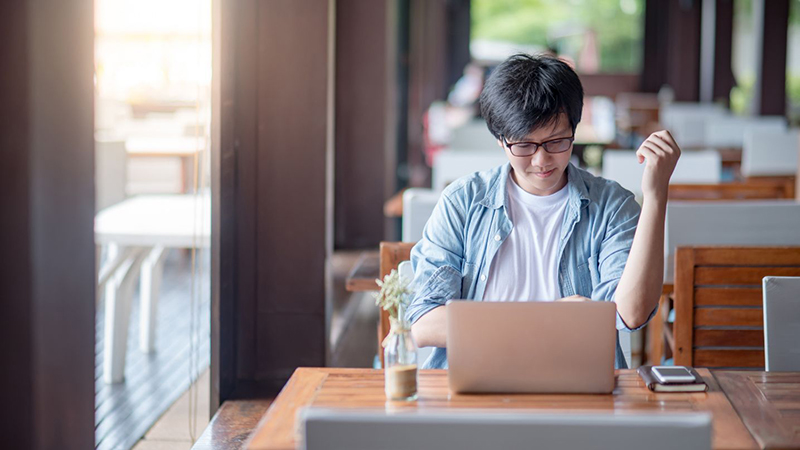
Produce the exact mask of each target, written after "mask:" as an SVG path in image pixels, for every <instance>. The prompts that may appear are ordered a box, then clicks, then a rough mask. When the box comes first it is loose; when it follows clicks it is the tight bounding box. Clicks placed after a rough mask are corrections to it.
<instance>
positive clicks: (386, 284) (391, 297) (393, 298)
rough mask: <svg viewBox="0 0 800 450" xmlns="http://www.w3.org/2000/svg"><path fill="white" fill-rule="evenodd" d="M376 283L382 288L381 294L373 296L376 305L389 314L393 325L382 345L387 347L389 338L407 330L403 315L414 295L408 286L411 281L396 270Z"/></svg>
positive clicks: (390, 322)
mask: <svg viewBox="0 0 800 450" xmlns="http://www.w3.org/2000/svg"><path fill="white" fill-rule="evenodd" d="M375 283H377V284H378V286H380V288H381V290H380V292H378V293H377V294H373V295H374V296H375V304H376V305H378V307H380V308H381V309H383V310H384V311H386V312H387V314H388V315H389V324H390V325H391V329H390V331H389V334H388V335H387V336H386V339H384V340H383V344H382V345H383V346H384V347H386V343H387V341H388V339H389V336H391V335H392V334H393V333H395V332H397V331H402V330H405V327H406V325H405V320H403V317H402V314H404V311H405V307H406V306H407V302H408V300H407V298H408V296H409V295H412V294H413V291H412V290H411V289H410V288H409V286H408V285H409V283H410V281H409V280H406V279H404V278H403V277H401V276H400V273H398V272H397V270H394V269H392V271H391V272H389V274H388V275H386V276H385V277H384V278H383V281H381V280H379V279H376V280H375Z"/></svg>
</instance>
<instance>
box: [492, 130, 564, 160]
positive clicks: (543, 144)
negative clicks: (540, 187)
mask: <svg viewBox="0 0 800 450" xmlns="http://www.w3.org/2000/svg"><path fill="white" fill-rule="evenodd" d="M500 138H501V139H502V140H503V145H505V146H506V148H507V149H508V151H509V152H511V154H512V155H514V156H516V157H520V158H523V157H527V156H533V155H535V154H536V152H537V151H538V150H539V147H542V148H543V149H544V151H546V152H547V153H550V154H558V153H564V152H566V151H569V149H570V148H572V144H573V143H575V134H573V135H572V136H570V137H566V138H557V139H550V140H549V141H544V142H530V141H522V142H511V143H509V142H508V141H507V140H506V137H505V136H501V137H500ZM558 141H569V146H568V147H567V148H565V149H564V150H561V151H558V152H551V151H550V150H548V149H547V144H550V143H552V142H558ZM519 144H530V145H533V152H531V153H530V154H528V155H517V154H516V153H514V150H512V149H511V147H512V146H514V145H519Z"/></svg>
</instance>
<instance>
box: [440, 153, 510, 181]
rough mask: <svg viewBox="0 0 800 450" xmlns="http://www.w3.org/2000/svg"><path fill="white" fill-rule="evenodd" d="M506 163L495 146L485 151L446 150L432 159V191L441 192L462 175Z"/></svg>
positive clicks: (506, 160)
mask: <svg viewBox="0 0 800 450" xmlns="http://www.w3.org/2000/svg"><path fill="white" fill-rule="evenodd" d="M507 162H508V158H506V154H505V152H503V150H502V149H501V148H500V147H498V146H497V145H495V146H494V147H492V148H490V149H487V150H485V151H483V150H481V151H476V150H462V149H455V148H447V149H444V150H442V151H440V152H439V153H437V154H436V156H435V157H434V159H433V170H432V177H433V186H432V188H433V190H435V191H441V190H442V189H444V188H445V187H446V186H447V185H448V184H450V183H452V182H453V181H456V180H457V179H459V178H461V177H463V176H464V175H469V174H471V173H474V172H480V171H483V170H489V169H492V168H494V167H497V166H499V165H501V164H505V163H507Z"/></svg>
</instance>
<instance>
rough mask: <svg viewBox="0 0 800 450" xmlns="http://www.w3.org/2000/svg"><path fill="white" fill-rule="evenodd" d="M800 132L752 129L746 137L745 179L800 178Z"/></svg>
mask: <svg viewBox="0 0 800 450" xmlns="http://www.w3.org/2000/svg"><path fill="white" fill-rule="evenodd" d="M798 148H800V131H798V130H797V129H787V130H783V131H775V130H764V129H758V128H756V129H751V130H748V131H747V132H746V133H745V135H744V145H743V147H742V175H744V176H745V177H757V176H791V175H796V174H797V166H798V164H797V158H798V155H797V153H798Z"/></svg>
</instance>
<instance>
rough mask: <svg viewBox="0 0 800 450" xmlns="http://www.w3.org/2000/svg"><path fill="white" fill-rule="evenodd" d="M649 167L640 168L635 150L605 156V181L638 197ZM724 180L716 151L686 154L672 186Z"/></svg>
mask: <svg viewBox="0 0 800 450" xmlns="http://www.w3.org/2000/svg"><path fill="white" fill-rule="evenodd" d="M645 164H646V163H642V164H639V159H638V158H637V157H636V151H635V150H606V151H605V152H603V171H602V177H603V178H605V179H608V180H614V181H616V182H617V183H619V184H620V185H621V186H622V187H624V188H625V189H627V190H629V191H631V192H633V193H634V194H635V195H637V196H639V195H641V193H642V177H643V176H644V168H645ZM721 176H722V158H721V157H720V155H719V153H718V152H717V151H716V150H696V151H685V152H683V153H682V154H681V157H680V159H678V165H677V166H676V167H675V171H674V172H673V173H672V178H670V180H669V182H670V184H681V183H684V184H715V183H719V182H720V178H721Z"/></svg>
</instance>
